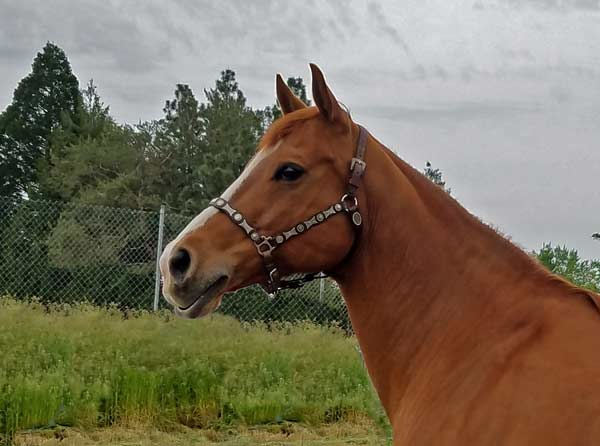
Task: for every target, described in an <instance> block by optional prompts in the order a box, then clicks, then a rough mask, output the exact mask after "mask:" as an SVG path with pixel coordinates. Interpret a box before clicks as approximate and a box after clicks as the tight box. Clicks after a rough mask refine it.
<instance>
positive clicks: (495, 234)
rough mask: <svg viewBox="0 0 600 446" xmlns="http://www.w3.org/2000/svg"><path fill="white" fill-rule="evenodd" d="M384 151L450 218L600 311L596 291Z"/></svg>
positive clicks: (545, 280) (540, 277) (534, 274)
mask: <svg viewBox="0 0 600 446" xmlns="http://www.w3.org/2000/svg"><path fill="white" fill-rule="evenodd" d="M380 145H381V147H382V148H383V149H384V150H385V152H386V154H387V155H388V157H389V158H390V160H391V161H392V162H393V163H394V164H395V165H396V166H397V167H398V168H399V169H400V170H401V171H402V173H403V174H404V175H405V176H407V177H408V178H409V180H410V181H411V182H413V183H416V184H418V185H419V186H421V187H423V188H425V189H427V190H429V191H431V193H432V195H430V196H429V198H431V196H433V197H434V199H435V200H436V201H444V202H446V203H449V204H450V206H449V207H450V208H451V209H450V210H449V211H448V210H447V207H446V209H445V210H444V211H445V212H447V215H449V216H450V218H453V216H454V217H455V216H456V215H460V214H461V215H462V216H463V218H466V219H468V220H470V221H471V222H473V223H475V225H476V226H478V227H479V228H480V229H481V230H482V231H484V232H485V233H486V234H487V235H488V237H489V238H490V239H492V240H493V239H495V240H497V241H499V242H500V243H501V244H502V245H504V247H505V249H506V250H507V251H506V252H507V253H508V255H510V256H511V257H512V258H513V259H515V260H517V261H519V262H521V265H522V266H523V268H527V270H528V271H529V272H530V273H531V276H532V277H533V278H535V279H537V280H539V281H540V282H542V283H545V284H547V285H549V286H550V287H552V288H554V289H558V290H561V291H563V292H565V293H567V294H569V295H578V296H583V297H586V298H587V299H588V300H589V301H590V302H591V303H592V304H593V305H594V306H595V308H596V310H598V311H600V294H598V293H595V292H594V291H592V290H589V289H587V288H582V287H579V286H577V285H574V284H573V283H571V282H570V281H569V280H567V279H565V278H564V277H562V276H559V275H557V274H555V273H553V272H551V271H550V270H549V269H548V268H547V267H546V266H545V265H544V264H542V263H541V262H540V261H539V260H538V259H537V258H534V257H533V256H532V255H529V254H527V253H526V252H525V251H524V250H523V249H522V248H521V247H519V246H517V245H516V244H515V243H514V242H513V241H511V240H509V239H508V238H507V237H506V236H505V235H504V234H502V233H501V232H499V231H498V230H497V229H495V228H493V227H492V226H490V225H488V224H486V223H484V222H483V221H482V220H481V219H479V218H478V217H476V216H475V215H473V214H471V213H470V212H469V211H468V210H466V209H465V208H464V207H462V206H460V204H459V203H458V202H457V201H456V200H455V199H454V198H453V197H452V196H450V195H448V194H447V193H446V192H445V191H443V190H442V188H440V187H439V186H436V185H435V184H433V183H432V182H431V181H430V180H428V179H427V178H426V177H425V175H423V174H422V173H421V172H419V171H418V170H416V169H415V168H414V167H413V166H411V165H409V164H408V163H406V162H404V161H403V160H402V159H400V157H398V156H397V155H396V154H395V153H394V152H392V151H391V150H390V149H388V148H387V147H385V146H384V145H383V144H380Z"/></svg>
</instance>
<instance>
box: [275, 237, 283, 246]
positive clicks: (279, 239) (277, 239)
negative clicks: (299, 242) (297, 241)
mask: <svg viewBox="0 0 600 446" xmlns="http://www.w3.org/2000/svg"><path fill="white" fill-rule="evenodd" d="M275 241H276V242H277V243H279V244H280V245H281V244H282V243H283V235H278V236H277V237H275Z"/></svg>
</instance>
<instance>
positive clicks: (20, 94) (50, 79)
mask: <svg viewBox="0 0 600 446" xmlns="http://www.w3.org/2000/svg"><path fill="white" fill-rule="evenodd" d="M80 104H81V94H80V92H79V83H78V81H77V78H76V77H75V75H74V74H73V72H72V71H71V66H70V64H69V61H68V59H67V56H66V55H65V53H64V51H63V50H62V49H60V48H59V47H58V46H56V45H54V44H52V43H49V42H48V43H47V44H46V46H44V48H43V50H42V51H41V52H40V53H38V54H37V56H36V57H35V59H34V61H33V65H32V71H31V73H30V74H28V75H27V76H26V77H25V78H23V79H22V80H21V81H20V82H19V85H18V86H17V88H16V89H15V92H14V95H13V100H12V103H11V104H10V105H9V106H8V107H7V109H6V111H4V113H2V115H0V135H2V140H0V151H1V152H2V153H3V154H4V156H3V157H2V158H1V159H0V161H2V166H0V171H2V173H3V174H4V175H3V177H4V180H3V185H2V186H3V188H4V189H8V188H10V190H3V192H4V193H7V194H9V195H21V194H23V193H35V192H36V191H37V189H38V177H39V175H38V172H39V171H40V170H44V169H45V168H47V167H48V165H49V164H50V162H51V156H52V154H51V144H50V136H51V134H52V132H53V131H54V130H55V129H56V128H57V127H58V126H59V125H60V124H61V122H62V121H63V120H64V119H65V118H70V119H76V116H77V110H78V107H79V106H80Z"/></svg>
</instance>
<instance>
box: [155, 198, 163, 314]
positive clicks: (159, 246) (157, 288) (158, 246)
mask: <svg viewBox="0 0 600 446" xmlns="http://www.w3.org/2000/svg"><path fill="white" fill-rule="evenodd" d="M164 229H165V205H164V204H161V205H160V214H159V217H158V242H157V243H156V271H155V272H154V306H153V308H154V311H158V299H159V297H160V255H161V254H162V245H163V233H164Z"/></svg>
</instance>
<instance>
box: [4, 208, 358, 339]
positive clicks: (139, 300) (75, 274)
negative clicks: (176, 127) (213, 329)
mask: <svg viewBox="0 0 600 446" xmlns="http://www.w3.org/2000/svg"><path fill="white" fill-rule="evenodd" d="M161 213H162V216H161ZM190 219H191V217H190V216H183V215H179V214H175V213H170V212H166V211H165V210H164V208H163V210H162V212H161V211H159V210H157V211H156V212H148V211H138V210H132V209H122V208H109V207H102V206H89V205H82V204H75V203H62V202H48V201H32V200H13V199H8V198H2V197H0V296H2V295H4V296H11V297H13V298H17V299H32V298H35V299H38V300H40V301H41V302H43V303H72V302H89V303H93V304H95V305H114V306H117V307H119V308H122V309H148V310H152V309H157V308H165V307H166V303H165V301H164V299H162V297H160V298H159V296H158V295H159V293H160V286H159V281H158V275H157V268H156V259H157V253H159V252H160V251H161V250H162V247H161V246H160V245H161V240H164V241H165V242H166V241H169V240H171V239H173V238H174V237H175V236H176V235H177V234H178V233H179V232H180V231H181V230H182V229H183V228H184V227H185V225H186V224H187V223H188V222H189V221H190ZM219 312H220V313H224V314H227V315H231V316H234V317H236V318H237V319H239V320H242V321H265V322H274V321H306V320H309V321H313V322H316V323H323V324H338V325H340V326H341V327H342V328H344V329H345V330H347V331H350V330H351V327H350V322H349V319H348V314H347V311H346V306H345V304H344V301H343V299H342V298H341V295H340V293H339V290H338V288H337V286H336V284H335V283H333V282H331V281H329V280H327V279H321V280H318V281H314V282H311V283H309V284H307V285H305V286H304V287H302V288H299V289H295V290H285V291H282V292H280V293H278V294H277V296H276V297H275V298H274V299H269V298H268V296H267V295H266V294H265V292H264V291H263V290H262V289H261V288H260V287H258V286H253V287H248V288H245V289H242V290H239V291H237V292H235V293H231V294H230V295H228V296H225V298H224V299H223V303H222V305H221V307H220V309H219Z"/></svg>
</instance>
